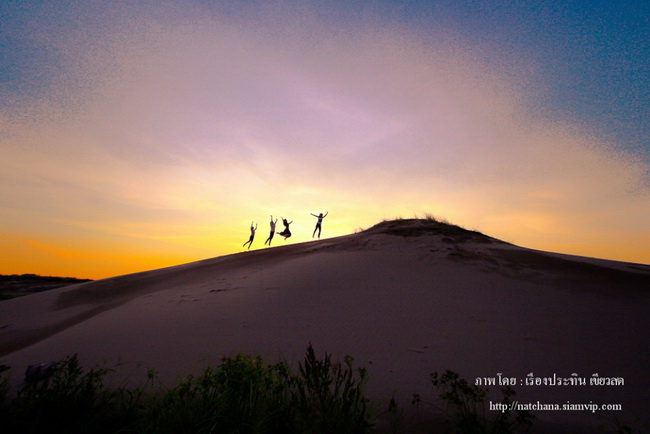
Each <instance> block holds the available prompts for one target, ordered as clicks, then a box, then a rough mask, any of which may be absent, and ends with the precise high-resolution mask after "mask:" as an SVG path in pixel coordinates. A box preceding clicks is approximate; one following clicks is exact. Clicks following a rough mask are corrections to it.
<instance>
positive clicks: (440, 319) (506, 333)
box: [0, 219, 650, 427]
mask: <svg viewBox="0 0 650 434" xmlns="http://www.w3.org/2000/svg"><path fill="white" fill-rule="evenodd" d="M649 296H650V266H647V265H643V264H629V263H622V262H615V261H606V260H598V259H592V258H582V257H573V256H569V255H560V254H555V253H549V252H540V251H535V250H530V249H525V248H522V247H518V246H514V245H511V244H508V243H505V242H502V241H500V240H497V239H494V238H491V237H489V236H486V235H484V234H481V233H479V232H476V231H468V230H465V229H462V228H459V227H457V226H453V225H449V224H445V223H441V222H436V221H434V220H431V219H405V220H396V221H388V222H382V223H379V224H377V225H375V226H374V227H372V228H369V229H368V230H365V231H362V232H359V233H356V234H351V235H346V236H342V237H337V238H329V239H323V240H319V241H313V242H308V243H302V244H295V245H286V246H280V247H273V248H268V249H261V250H251V251H247V252H242V253H236V254H232V255H227V256H222V257H218V258H213V259H207V260H203V261H199V262H194V263H190V264H183V265H179V266H175V267H169V268H164V269H160V270H152V271H148V272H143V273H136V274H132V275H125V276H118V277H114V278H109V279H103V280H99V281H94V282H88V283H82V284H79V285H74V286H70V287H65V288H59V289H54V290H52V291H48V292H46V293H39V294H35V295H30V296H26V297H22V298H19V299H13V300H8V301H4V302H2V303H0V363H2V364H6V365H10V366H12V367H14V369H15V370H16V372H22V370H23V369H24V367H26V366H27V365H28V364H32V363H40V362H45V361H50V360H57V359H61V358H63V357H65V356H67V355H70V354H75V353H77V354H79V357H80V359H81V360H82V361H85V362H86V363H96V362H100V361H111V362H112V363H116V364H117V365H118V366H119V372H123V373H127V372H134V371H137V370H138V369H145V368H146V367H155V368H156V369H158V371H159V372H160V375H161V378H163V379H167V380H169V381H173V380H174V379H175V378H178V377H179V376H184V375H187V374H188V373H191V372H192V371H194V370H196V369H198V368H200V367H201V366H204V365H205V364H208V363H214V362H218V360H219V359H220V357H222V356H224V355H232V354H235V353H237V352H244V353H249V354H261V355H263V356H264V357H266V358H268V359H269V360H272V359H275V358H278V357H283V358H285V359H287V360H289V361H296V360H300V359H301V357H302V355H303V354H304V350H305V348H306V346H307V345H308V343H310V342H311V343H312V344H313V345H314V347H315V348H316V349H317V350H320V351H327V352H330V353H332V354H334V355H335V356H338V357H343V356H344V355H346V354H349V355H352V356H353V357H355V359H356V363H357V364H359V365H363V366H366V367H367V368H368V374H369V383H368V394H369V396H370V397H371V398H373V399H376V400H378V401H382V402H384V401H385V403H387V401H388V399H389V398H390V397H391V396H392V395H394V396H395V397H396V399H397V400H398V402H399V403H400V404H401V405H403V406H404V408H406V409H407V410H408V409H409V401H410V398H411V395H412V393H414V392H418V393H420V394H422V395H426V394H427V393H431V387H430V384H429V383H428V375H429V374H430V373H431V372H434V371H443V370H444V369H447V368H449V369H453V370H455V371H457V372H459V373H461V375H463V376H465V377H466V378H469V379H472V378H478V377H495V376H496V375H497V374H498V373H501V374H503V375H507V376H509V377H516V378H517V379H519V380H522V381H523V380H524V379H525V378H526V376H527V375H528V374H530V373H533V374H534V375H535V376H537V375H539V376H550V375H553V374H558V375H560V376H563V377H567V376H570V375H571V374H572V373H577V374H579V375H580V376H581V377H586V378H589V377H591V376H592V375H593V374H595V373H598V374H599V375H600V376H608V377H623V378H625V385H624V386H623V387H588V386H586V387H573V388H572V387H556V388H551V387H525V386H523V385H518V386H516V387H515V390H517V392H518V396H519V400H520V401H521V402H524V401H526V402H528V401H530V402H537V401H539V402H548V403H559V404H562V403H565V402H568V401H569V402H574V403H580V402H584V403H588V402H590V401H592V402H594V403H600V404H607V403H614V404H621V405H622V406H623V410H624V411H623V412H620V413H619V414H617V415H618V416H619V417H622V416H625V417H626V418H629V419H631V421H630V422H629V423H630V424H631V425H632V426H635V425H636V426H638V425H639V424H647V423H648V420H647V416H646V414H648V411H647V410H648V409H649V408H650V401H649V399H648V396H647V387H648V385H650V375H649V373H648V372H647V366H650V350H649V348H648V345H647V342H650V332H649V327H648V325H649V324H648V319H647V318H648V313H649V309H648V304H649V303H648V300H649ZM605 416H606V415H603V414H591V413H587V412H582V413H580V412H561V411H560V412H541V414H540V413H537V417H538V419H540V420H541V421H546V422H548V423H555V424H560V425H561V424H565V425H566V426H570V425H571V424H579V425H581V426H585V427H593V426H596V425H598V424H601V423H602V422H603V417H605ZM571 426H572V425H571Z"/></svg>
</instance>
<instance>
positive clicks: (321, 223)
mask: <svg viewBox="0 0 650 434" xmlns="http://www.w3.org/2000/svg"><path fill="white" fill-rule="evenodd" d="M329 213H330V212H329V211H327V212H326V213H325V215H323V213H320V214H318V215H316V214H311V213H310V214H311V215H313V216H314V217H316V218H317V219H318V222H317V223H316V227H315V228H314V233H313V234H311V237H312V238H314V235H316V231H318V238H320V231H321V229H322V225H323V219H324V218H325V217H327V214H329Z"/></svg>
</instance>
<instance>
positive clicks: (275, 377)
mask: <svg viewBox="0 0 650 434" xmlns="http://www.w3.org/2000/svg"><path fill="white" fill-rule="evenodd" d="M9 371H10V370H9V369H8V367H7V366H4V365H0V432H2V433H4V434H11V433H42V432H48V433H59V432H60V433H70V434H74V433H98V434H101V433H123V434H128V433H163V434H164V433H287V434H291V433H313V434H325V433H343V434H345V433H369V432H374V431H376V430H377V428H376V427H375V426H373V422H374V421H378V420H379V416H381V415H379V416H377V417H375V414H374V412H373V411H372V409H371V407H370V403H369V400H368V399H367V398H366V397H365V393H364V390H365V385H366V381H367V373H366V370H365V369H364V368H354V367H353V359H352V358H351V357H345V358H344V360H343V362H339V361H333V360H332V358H331V356H330V355H328V354H327V353H325V354H324V356H323V357H321V358H319V357H317V356H316V352H315V351H314V349H313V348H312V346H311V344H310V345H309V347H308V348H307V351H306V354H305V357H304V360H303V361H302V362H301V363H299V366H298V370H297V371H294V370H292V369H291V367H290V366H289V364H288V363H286V362H279V363H276V364H266V363H265V362H264V361H263V359H262V358H261V357H259V356H249V355H243V354H239V355H236V356H234V357H225V358H223V359H222V360H221V363H220V364H219V365H217V366H210V367H207V368H206V369H204V370H203V371H202V372H201V373H200V375H198V376H188V377H186V378H184V379H182V380H181V381H179V382H178V383H177V384H175V385H174V386H172V387H166V386H164V385H163V384H161V383H160V382H159V381H157V378H156V373H155V371H154V370H151V369H150V370H149V371H148V373H147V381H146V382H145V383H144V385H142V386H138V387H126V386H119V387H113V388H109V387H107V386H106V385H105V377H106V376H107V374H109V373H111V370H109V369H105V368H94V369H90V370H85V369H83V368H82V367H81V365H80V363H79V360H78V358H77V356H76V355H75V356H70V357H67V358H65V359H63V360H62V361H60V362H59V363H58V364H56V366H55V367H54V369H53V370H52V371H51V375H50V376H49V377H48V378H39V379H37V380H32V381H30V382H27V383H25V384H24V385H23V386H22V387H21V388H20V389H19V390H18V391H17V393H16V395H15V396H14V397H13V399H8V398H9V394H10V386H9V379H8V377H7V372H9ZM430 380H431V383H432V385H433V386H434V388H435V390H436V391H437V394H438V398H439V400H440V401H441V402H442V410H443V414H444V416H445V417H446V420H447V422H446V425H445V426H446V427H448V428H449V429H452V430H454V431H455V432H459V433H481V434H485V433H517V432H525V431H527V430H528V429H529V428H530V427H531V425H532V421H533V418H534V417H533V415H532V414H531V413H529V412H527V411H518V410H516V409H513V410H507V411H491V410H488V409H487V408H486V407H487V399H488V390H487V389H481V388H479V387H477V386H475V385H470V384H469V383H468V382H467V381H466V380H465V379H463V378H461V377H460V376H459V375H458V374H457V373H455V372H453V371H449V370H447V371H445V372H444V373H443V374H438V373H437V372H434V373H433V374H431V376H430ZM501 392H502V394H503V398H502V400H501V404H505V405H506V407H507V406H508V405H509V404H511V403H512V397H513V396H514V395H515V392H514V391H513V390H512V389H510V388H505V389H501ZM422 403H423V401H422V398H421V397H420V396H419V395H417V394H414V400H413V404H415V405H416V409H417V411H418V413H421V412H422V411H423V406H422ZM506 407H504V408H506ZM384 415H385V416H386V417H385V421H387V424H385V426H384V427H382V428H381V430H380V431H377V432H391V433H401V432H408V429H406V428H405V424H406V423H407V422H408V421H406V420H405V418H404V413H403V411H402V410H401V409H399V408H398V406H397V403H396V402H395V399H394V398H391V400H390V402H389V404H388V409H387V410H386V411H385V412H384ZM430 416H434V415H433V412H432V414H431V415H430ZM610 428H614V429H615V432H621V433H633V432H638V431H635V430H633V429H632V428H630V427H629V426H627V425H624V424H623V423H621V422H620V421H618V420H617V423H616V424H614V426H613V427H612V426H611V424H610ZM418 432H422V431H418ZM427 432H428V431H427ZM444 432H448V431H447V428H445V431H444Z"/></svg>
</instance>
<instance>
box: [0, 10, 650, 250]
mask: <svg viewBox="0 0 650 434" xmlns="http://www.w3.org/2000/svg"><path fill="white" fill-rule="evenodd" d="M302 13H303V14H304V15H301V16H300V17H299V18H300V19H295V18H296V13H295V12H294V13H293V15H291V16H288V17H281V18H277V17H275V16H272V17H271V18H270V19H267V20H261V21H255V20H253V19H252V18H251V17H247V18H241V17H233V16H225V15H224V16H218V15H217V16H207V15H201V16H199V15H197V14H196V11H192V10H190V11H189V12H187V13H186V14H184V15H182V14H179V13H178V11H175V12H174V13H173V14H172V13H170V14H169V15H164V14H163V15H162V16H161V15H158V16H154V17H147V16H146V15H145V14H135V15H129V16H128V17H127V16H126V14H125V16H121V19H122V20H121V21H120V23H119V25H116V26H114V27H113V26H110V25H108V24H107V23H108V22H110V21H107V22H104V23H103V25H101V26H98V28H97V29H93V28H91V27H89V26H87V25H85V24H83V23H80V24H79V26H78V27H77V28H76V30H75V31H69V32H65V33H61V34H58V33H57V34H55V35H54V36H55V38H54V39H53V40H52V41H51V42H50V43H51V44H52V46H54V47H58V48H57V49H58V50H61V52H62V53H63V54H64V56H63V57H62V59H61V60H60V63H59V65H58V66H57V69H56V72H57V75H56V76H55V77H53V78H52V79H51V80H50V82H49V83H50V84H49V86H50V88H49V91H48V92H47V93H46V94H39V96H38V98H35V99H33V100H31V101H30V102H29V103H25V102H24V101H23V102H22V104H23V106H21V107H20V109H19V110H17V113H18V114H16V113H10V112H9V111H8V110H7V107H5V109H4V110H3V112H2V113H3V115H2V120H1V122H2V123H1V124H2V126H3V130H4V134H3V136H2V137H1V138H0V153H1V154H2V157H3V160H4V161H12V164H11V166H10V167H5V168H3V169H2V170H0V177H1V178H2V179H3V181H6V182H3V186H2V187H0V193H1V194H2V196H1V197H2V198H3V202H4V203H3V205H4V206H6V207H7V209H12V210H13V211H12V212H13V213H14V214H13V215H14V216H15V218H14V219H13V226H12V227H13V228H17V227H22V228H27V227H29V226H30V225H32V226H37V225H38V223H37V222H38V221H42V220H43V219H47V220H50V221H59V222H65V223H66V224H71V225H73V226H74V225H76V226H78V227H80V228H86V229H88V228H91V229H92V230H96V231H100V232H105V233H114V234H116V235H120V236H131V237H137V236H140V237H149V238H150V239H160V237H161V236H162V235H161V234H162V233H164V232H165V231H170V232H175V233H176V234H177V236H176V238H175V239H176V241H178V240H179V239H181V238H183V237H185V240H186V241H182V242H183V243H185V246H184V247H183V248H186V249H189V250H191V249H192V247H191V246H190V244H192V243H195V242H196V240H197V239H198V238H199V234H201V235H200V236H204V235H205V234H206V230H208V231H209V229H206V228H208V227H209V225H210V224H211V222H219V223H218V224H216V225H215V229H214V231H215V232H214V234H213V236H214V237H215V238H218V235H217V233H219V234H223V233H224V232H225V231H231V230H232V228H234V227H235V226H236V225H241V224H244V225H247V224H248V222H249V221H250V220H251V218H255V219H261V216H264V218H266V215H267V214H269V213H281V212H287V213H294V214H298V213H308V212H316V211H319V210H321V208H324V207H327V209H330V210H331V209H335V208H338V210H339V217H337V218H340V219H341V220H339V221H343V222H345V225H347V226H346V227H342V226H341V227H338V228H337V230H338V231H340V232H341V233H344V232H345V231H348V232H349V231H350V230H352V229H354V228H356V227H358V226H361V225H368V224H372V223H373V222H374V221H376V220H377V219H379V218H382V217H393V216H394V215H390V214H387V213H395V215H397V214H400V215H404V216H408V215H409V214H411V213H414V212H425V211H431V212H434V213H444V214H447V215H448V216H449V218H450V220H452V221H459V222H460V223H463V224H466V225H469V226H479V227H480V229H482V230H483V231H485V232H488V233H490V234H492V235H496V236H503V237H505V238H509V239H510V240H512V239H513V238H515V239H514V241H516V242H518V243H522V244H525V243H526V242H527V241H528V240H530V241H531V242H532V243H533V246H532V247H536V246H537V247H540V248H552V247H553V246H554V245H558V244H559V243H563V242H566V239H567V237H571V236H574V235H575V236H576V237H577V238H580V235H579V234H580V233H581V232H585V233H589V237H591V238H590V239H593V238H597V237H599V236H602V235H599V234H605V233H621V234H622V235H621V237H623V236H624V235H623V233H624V232H625V233H628V232H629V233H636V232H638V231H643V230H644V229H643V225H644V221H643V220H644V219H643V218H641V216H643V215H645V216H647V215H648V211H650V206H649V203H650V202H649V201H648V197H649V196H648V189H647V186H645V185H644V184H643V178H644V176H646V172H647V168H645V167H644V166H643V165H642V164H641V163H639V162H637V161H635V160H633V159H632V158H630V156H629V155H626V154H624V153H620V152H618V153H617V152H615V151H614V149H615V148H614V144H611V143H605V142H603V141H600V140H599V139H598V138H597V137H595V135H594V134H593V133H590V131H589V130H587V129H586V128H584V127H583V126H580V125H576V124H570V123H566V122H561V121H560V120H558V119H550V118H541V117H539V115H537V114H535V112H533V111H531V110H529V107H530V106H531V105H532V103H533V102H534V101H535V98H536V97H537V96H538V92H541V91H542V89H538V88H536V87H535V77H534V76H529V75H526V73H525V72H527V71H530V70H531V68H528V67H526V66H525V65H523V66H521V67H520V68H519V69H518V70H517V71H515V72H513V71H511V70H503V69H499V67H497V66H495V64H494V63H491V64H490V65H488V64H486V63H483V62H480V61H477V60H474V58H473V56H472V50H471V49H469V48H468V47H467V46H466V44H465V43H463V42H462V39H459V38H458V37H457V35H453V34H449V33H446V32H448V31H447V30H446V29H435V30H434V32H433V33H431V34H425V33H423V32H422V31H421V30H412V29H408V28H398V27H396V26H395V25H391V26H378V25H377V24H378V22H380V20H377V19H370V20H367V21H362V22H361V23H360V24H361V25H359V26H357V27H336V24H334V23H328V24H329V25H330V26H329V27H326V26H324V25H323V23H322V22H320V21H318V20H317V19H316V18H315V17H314V14H313V13H309V10H306V11H303V12H302ZM255 19H259V16H257V17H256V18H255ZM292 19H295V20H292ZM292 23H294V24H292ZM440 35H446V36H447V37H439V36H440ZM495 52H498V49H497V48H495ZM499 55H500V56H502V55H503V54H502V53H501V54H499ZM11 109H12V110H13V111H16V106H12V107H11ZM274 209H275V210H278V211H273V210H274ZM327 209H322V211H325V210H327ZM614 210H618V211H623V212H624V214H623V217H620V216H619V214H617V212H616V211H614ZM336 214H337V213H336V212H333V213H332V216H333V217H334V216H335V215H336ZM354 216H356V218H355V217H354ZM594 216H598V218H597V219H595V218H594ZM330 220H334V219H330ZM577 221H580V222H581V223H579V224H577V223H576V222H577ZM147 222H149V223H151V224H147ZM328 223H329V224H330V225H332V224H333V222H331V221H330V222H328ZM306 224H307V223H306ZM309 224H311V223H309ZM183 227H185V228H186V229H185V230H183V229H182V228H183ZM562 228H564V229H562ZM244 229H245V228H244ZM25 230H28V229H25ZM554 237H555V238H554ZM625 237H628V238H626V239H629V242H630V244H631V245H632V244H635V241H634V236H633V235H632V236H629V235H625ZM172 238H173V237H172ZM297 238H299V237H297ZM188 240H192V241H188ZM554 240H555V241H554ZM242 242H243V241H242ZM553 243H555V244H553ZM576 243H577V244H580V242H578V241H577V242H576ZM225 244H227V246H228V247H226V248H227V249H228V248H232V249H234V248H236V247H235V244H237V242H235V241H234V237H233V240H230V241H228V242H227V243H225ZM586 244H589V243H586ZM576 252H578V253H581V254H586V251H582V250H580V248H579V247H577V248H576ZM645 254H646V255H648V254H650V253H648V252H647V251H646V253H645Z"/></svg>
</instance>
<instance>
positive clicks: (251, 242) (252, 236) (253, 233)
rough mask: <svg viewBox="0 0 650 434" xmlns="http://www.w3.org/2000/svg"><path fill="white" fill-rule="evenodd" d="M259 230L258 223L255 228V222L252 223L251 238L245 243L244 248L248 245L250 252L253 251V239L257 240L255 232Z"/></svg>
mask: <svg viewBox="0 0 650 434" xmlns="http://www.w3.org/2000/svg"><path fill="white" fill-rule="evenodd" d="M256 230H257V223H255V227H253V222H251V237H250V238H249V239H248V241H246V242H245V243H244V245H243V246H242V247H244V246H245V245H246V244H248V250H250V249H251V245H253V238H255V231H256Z"/></svg>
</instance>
